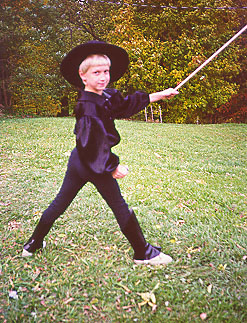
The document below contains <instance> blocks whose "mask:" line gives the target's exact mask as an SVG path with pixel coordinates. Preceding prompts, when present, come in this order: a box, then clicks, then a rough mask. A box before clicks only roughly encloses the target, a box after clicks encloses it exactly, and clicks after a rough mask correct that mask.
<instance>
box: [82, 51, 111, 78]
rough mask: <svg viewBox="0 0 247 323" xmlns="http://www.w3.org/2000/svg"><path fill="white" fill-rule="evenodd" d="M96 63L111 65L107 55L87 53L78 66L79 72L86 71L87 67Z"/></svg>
mask: <svg viewBox="0 0 247 323" xmlns="http://www.w3.org/2000/svg"><path fill="white" fill-rule="evenodd" d="M96 65H109V67H110V66H111V60H110V58H109V57H108V56H106V55H103V54H93V55H89V56H88V57H87V58H85V59H84V61H82V62H81V64H80V66H79V72H81V73H83V74H84V73H86V72H87V70H88V69H89V67H91V66H96Z"/></svg>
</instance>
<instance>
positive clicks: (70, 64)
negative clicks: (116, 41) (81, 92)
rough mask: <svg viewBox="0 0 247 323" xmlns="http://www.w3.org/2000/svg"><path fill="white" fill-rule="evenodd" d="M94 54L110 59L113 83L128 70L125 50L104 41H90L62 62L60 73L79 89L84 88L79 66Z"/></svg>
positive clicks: (74, 50)
mask: <svg viewBox="0 0 247 323" xmlns="http://www.w3.org/2000/svg"><path fill="white" fill-rule="evenodd" d="M92 54H103V55H107V56H108V57H109V58H110V60H111V67H110V81H111V82H115V81H117V80H118V79H120V77H121V76H122V75H123V74H124V73H125V71H126V70H127V68H128V65H129V56H128V54H127V52H126V51H125V50H124V49H123V48H121V47H119V46H116V45H113V44H109V43H106V42H103V41H89V42H87V43H84V44H81V45H79V46H76V47H75V48H73V49H72V50H71V51H70V52H69V53H68V54H67V55H66V56H65V57H64V59H63V60H62V63H61V65H60V71H61V73H62V75H63V77H64V78H65V79H66V81H68V82H69V83H70V84H72V85H74V86H76V87H79V88H81V87H82V86H83V83H82V80H81V78H80V76H79V73H78V71H79V66H80V64H81V62H82V61H83V60H84V59H85V58H87V57H88V56H89V55H92Z"/></svg>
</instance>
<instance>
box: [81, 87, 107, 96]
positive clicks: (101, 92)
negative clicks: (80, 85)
mask: <svg viewBox="0 0 247 323" xmlns="http://www.w3.org/2000/svg"><path fill="white" fill-rule="evenodd" d="M84 91H86V92H91V93H95V94H98V95H102V94H103V91H104V90H100V91H93V90H91V89H88V88H87V87H85V89H84Z"/></svg>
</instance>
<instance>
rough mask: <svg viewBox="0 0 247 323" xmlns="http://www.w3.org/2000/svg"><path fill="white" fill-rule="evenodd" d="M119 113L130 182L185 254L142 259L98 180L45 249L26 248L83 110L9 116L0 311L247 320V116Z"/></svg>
mask: <svg viewBox="0 0 247 323" xmlns="http://www.w3.org/2000/svg"><path fill="white" fill-rule="evenodd" d="M116 123H117V128H118V130H119V132H120V134H121V137H122V141H121V143H120V144H119V145H118V146H117V147H115V149H114V152H115V153H117V154H119V156H120V157H121V162H122V164H127V165H128V166H129V168H130V173H129V175H128V176H127V177H125V178H124V179H122V180H120V181H119V183H120V186H121V190H122V193H123V195H124V197H125V199H126V200H127V202H128V204H129V205H130V206H132V207H133V208H134V210H135V212H136V214H137V217H138V218H139V221H140V223H141V226H142V228H143V231H144V233H145V236H146V238H147V240H148V241H149V242H150V243H153V244H158V245H161V246H162V248H163V251H164V252H165V253H168V254H170V255H171V256H172V257H173V258H174V262H173V263H172V264H170V265H168V266H167V267H164V266H157V267H140V266H136V265H134V264H133V262H132V256H133V252H132V250H131V248H130V245H129V244H128V242H127V240H126V239H125V237H124V236H123V235H122V234H121V232H120V230H119V228H118V225H117V222H116V221H115V219H114V216H113V214H112V213H111V211H110V209H109V208H108V207H107V205H106V203H105V202H104V200H103V199H102V198H101V197H100V196H99V195H98V193H97V192H96V190H95V188H94V187H93V186H92V185H91V184H87V185H86V186H85V187H84V188H83V189H82V191H81V192H79V194H78V196H77V198H76V199H75V200H74V201H73V203H72V205H71V206H70V207H69V208H68V210H67V211H66V212H65V214H64V215H63V216H61V217H60V218H59V219H58V220H57V221H56V222H55V224H54V226H53V228H52V230H51V231H50V233H49V235H48V236H47V238H46V241H47V247H46V248H45V250H44V251H43V252H42V253H38V254H36V255H35V256H34V257H32V258H29V259H26V258H22V257H21V251H22V246H23V244H24V242H25V241H26V240H27V239H28V238H29V236H30V235H31V233H32V231H33V229H34V227H35V224H36V223H37V221H38V220H39V218H40V215H41V214H42V211H43V210H44V209H45V208H46V207H47V206H48V205H49V203H50V202H51V200H52V199H53V198H54V197H55V195H56V193H57V191H58V189H59V187H60V185H61V183H62V180H63V176H64V172H65V170H66V164H67V161H68V156H69V154H70V151H71V149H72V148H73V147H74V141H75V138H74V135H73V126H74V119H72V118H34V119H32V118H26V119H6V118H2V119H0V141H1V160H0V165H1V166H0V167H1V179H0V185H1V186H0V190H1V200H0V212H1V217H0V230H1V231H0V234H1V246H0V256H1V263H0V322H76V323H77V322H202V321H205V322H213V323H215V322H231V323H234V322H238V323H239V322H247V301H246V300H247V288H246V280H247V239H246V233H247V232H246V230H247V212H246V210H247V205H246V195H247V185H246V182H247V176H246V175H247V174H246V164H247V162H246V157H247V156H246V155H247V154H246V152H247V149H246V139H247V125H233V124H226V125H175V124H150V123H149V124H147V123H140V122H128V121H117V122H116ZM11 292H12V293H11ZM15 292H16V293H15Z"/></svg>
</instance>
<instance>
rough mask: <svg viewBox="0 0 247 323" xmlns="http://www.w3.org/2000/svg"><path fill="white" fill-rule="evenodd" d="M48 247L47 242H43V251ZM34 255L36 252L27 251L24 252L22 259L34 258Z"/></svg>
mask: <svg viewBox="0 0 247 323" xmlns="http://www.w3.org/2000/svg"><path fill="white" fill-rule="evenodd" d="M45 247H46V242H45V241H43V246H42V249H44V248H45ZM33 254H34V252H29V251H27V250H25V249H23V250H22V255H21V256H22V257H32V255H33Z"/></svg>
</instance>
